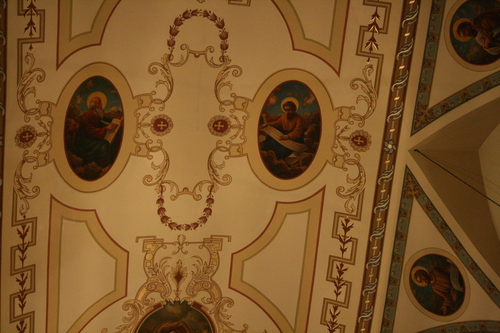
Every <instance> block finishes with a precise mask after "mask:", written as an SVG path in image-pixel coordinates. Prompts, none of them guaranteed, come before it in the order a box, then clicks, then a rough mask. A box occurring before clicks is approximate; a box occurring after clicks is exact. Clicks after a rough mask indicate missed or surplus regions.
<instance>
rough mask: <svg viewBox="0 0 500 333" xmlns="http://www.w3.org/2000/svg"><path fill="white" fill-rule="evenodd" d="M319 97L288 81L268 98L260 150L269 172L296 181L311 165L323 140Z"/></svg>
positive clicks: (260, 137) (299, 83)
mask: <svg viewBox="0 0 500 333" xmlns="http://www.w3.org/2000/svg"><path fill="white" fill-rule="evenodd" d="M320 111H321V110H320V108H319V104H318V101H317V99H316V96H315V95H314V93H313V92H312V90H311V89H310V88H309V87H308V86H307V85H305V84H304V83H302V82H299V81H286V82H283V83H281V84H280V85H278V86H277V87H276V88H275V89H274V90H273V91H272V92H271V93H270V94H269V96H268V97H267V99H266V102H265V104H264V106H263V107H262V111H261V114H260V119H259V136H258V138H259V150H260V156H261V158H262V161H263V163H264V165H265V166H266V168H267V170H268V171H269V172H270V173H272V174H273V175H274V176H276V177H278V178H280V179H293V178H296V177H298V176H300V175H301V174H303V173H304V172H305V171H306V170H307V168H308V167H309V166H310V165H311V163H312V162H313V160H314V157H315V155H316V152H317V150H318V146H319V142H320V137H321V112H320Z"/></svg>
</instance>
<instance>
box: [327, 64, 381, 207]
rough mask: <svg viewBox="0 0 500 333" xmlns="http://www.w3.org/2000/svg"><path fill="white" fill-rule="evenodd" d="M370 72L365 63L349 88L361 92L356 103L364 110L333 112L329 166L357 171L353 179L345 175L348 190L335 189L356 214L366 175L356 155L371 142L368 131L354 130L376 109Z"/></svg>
mask: <svg viewBox="0 0 500 333" xmlns="http://www.w3.org/2000/svg"><path fill="white" fill-rule="evenodd" d="M373 70H374V69H373V65H372V64H371V63H367V64H366V66H365V67H364V68H363V71H362V73H363V77H362V78H355V79H353V80H352V81H351V83H350V87H351V89H353V90H358V89H361V90H362V92H363V94H360V95H358V96H357V98H356V104H358V103H360V102H362V103H365V104H366V111H365V112H364V113H357V112H355V111H357V110H356V106H340V107H337V108H336V109H335V111H337V114H338V115H339V117H338V119H337V120H336V121H335V123H334V126H335V132H336V133H337V134H336V137H335V142H334V144H333V146H332V152H333V157H332V160H331V161H330V163H331V164H332V165H333V166H335V167H337V168H340V169H342V170H344V171H349V170H350V169H351V167H354V168H355V169H356V170H357V175H356V176H354V177H351V176H350V175H347V176H346V181H347V183H348V184H350V187H348V188H346V187H344V186H339V187H338V188H337V195H338V196H339V197H341V198H343V199H346V202H345V204H344V207H345V209H346V211H347V212H348V213H353V212H354V211H355V209H356V204H355V201H356V200H357V198H358V196H359V194H360V193H361V192H362V191H363V189H364V188H365V185H366V173H365V169H364V167H363V165H362V164H361V155H360V154H359V153H362V152H365V151H367V150H368V149H369V148H370V146H371V142H372V139H371V135H370V134H369V133H368V132H366V131H364V130H361V129H358V130H354V131H353V127H355V126H357V127H358V128H361V127H363V126H364V125H365V122H366V119H368V118H369V117H370V116H371V115H372V114H373V112H374V111H375V108H376V106H377V92H376V90H375V88H374V86H373V83H372V81H371V79H370V76H371V74H372V73H373ZM347 143H349V144H347ZM354 151H355V152H354Z"/></svg>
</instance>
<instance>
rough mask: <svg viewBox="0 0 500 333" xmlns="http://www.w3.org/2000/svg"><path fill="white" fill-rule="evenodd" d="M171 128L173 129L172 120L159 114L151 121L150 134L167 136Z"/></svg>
mask: <svg viewBox="0 0 500 333" xmlns="http://www.w3.org/2000/svg"><path fill="white" fill-rule="evenodd" d="M172 127H174V123H173V122H172V119H171V118H170V117H169V116H167V115H165V114H159V115H157V116H155V117H153V119H151V132H153V133H154V134H156V135H158V136H163V135H167V134H168V133H170V131H172Z"/></svg>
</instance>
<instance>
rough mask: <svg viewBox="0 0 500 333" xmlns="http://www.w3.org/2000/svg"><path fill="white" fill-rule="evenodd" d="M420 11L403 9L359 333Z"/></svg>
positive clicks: (371, 293) (364, 325) (369, 308)
mask: <svg viewBox="0 0 500 333" xmlns="http://www.w3.org/2000/svg"><path fill="white" fill-rule="evenodd" d="M419 9H420V1H418V0H408V1H405V3H404V5H403V8H402V14H401V20H402V21H401V23H400V30H399V37H398V45H397V50H398V52H397V55H396V61H395V63H394V69H393V76H392V79H391V82H392V83H391V92H390V94H389V102H388V109H387V113H386V115H387V116H386V125H385V128H384V137H383V146H382V152H381V155H380V162H379V166H378V171H377V175H378V176H377V184H376V185H375V195H374V203H373V211H372V215H371V218H370V220H371V221H370V231H369V234H370V236H369V239H368V243H367V249H366V258H365V266H364V267H365V270H364V276H363V280H362V292H361V295H360V301H359V309H358V320H357V327H356V332H368V331H370V330H371V325H372V319H373V313H374V307H375V299H376V296H377V290H378V279H379V274H380V259H381V256H382V251H383V245H384V235H385V229H386V224H387V217H388V215H387V213H388V208H389V203H390V200H391V198H390V193H391V189H392V183H393V173H394V170H395V163H396V156H397V153H398V144H399V139H400V134H401V125H402V124H401V119H402V111H403V106H404V105H403V104H404V101H405V97H406V92H407V81H408V76H409V71H410V68H411V60H412V55H413V47H412V46H413V42H414V38H415V32H416V29H417V24H416V23H417V20H418V14H419Z"/></svg>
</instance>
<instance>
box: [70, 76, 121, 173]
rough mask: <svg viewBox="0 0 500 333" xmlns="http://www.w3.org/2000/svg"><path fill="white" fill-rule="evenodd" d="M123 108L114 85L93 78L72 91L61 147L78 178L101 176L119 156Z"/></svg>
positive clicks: (96, 77) (103, 79)
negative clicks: (63, 148) (62, 145)
mask: <svg viewBox="0 0 500 333" xmlns="http://www.w3.org/2000/svg"><path fill="white" fill-rule="evenodd" d="M122 125H123V106H122V102H121V99H120V95H119V94H118V91H117V90H116V88H115V86H114V85H113V84H112V83H111V82H110V81H109V80H107V79H106V78H104V77H101V76H93V77H90V78H88V79H87V80H85V81H84V82H83V83H82V84H81V85H80V86H79V87H78V88H77V89H76V91H75V92H74V94H73V96H72V98H71V100H70V103H69V106H68V110H67V113H66V123H65V129H64V147H65V152H66V157H67V159H68V163H69V165H70V167H71V169H72V170H73V172H74V173H75V174H76V175H77V176H79V177H80V178H82V179H84V180H88V181H93V180H96V179H99V178H101V177H102V176H104V175H105V174H106V173H107V172H108V171H109V169H110V168H111V166H112V165H113V162H114V161H115V160H116V157H117V155H118V152H119V149H120V146H121V142H122V136H123V128H122V127H123V126H122Z"/></svg>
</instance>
